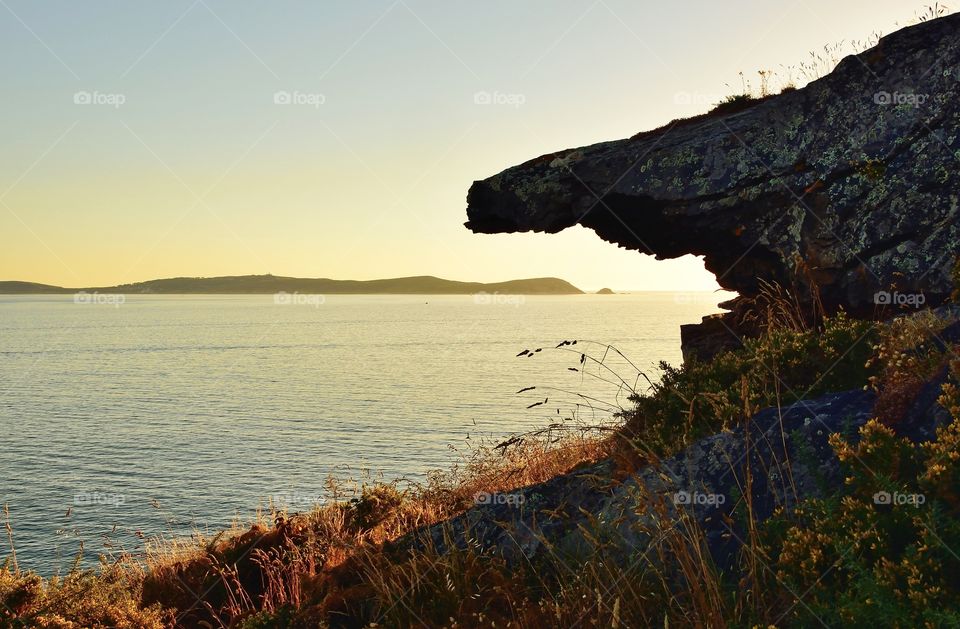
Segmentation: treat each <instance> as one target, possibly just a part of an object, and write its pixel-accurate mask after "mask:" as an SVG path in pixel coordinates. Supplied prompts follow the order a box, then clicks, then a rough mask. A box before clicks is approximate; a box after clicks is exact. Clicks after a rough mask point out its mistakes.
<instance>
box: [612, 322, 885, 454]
mask: <svg viewBox="0 0 960 629" xmlns="http://www.w3.org/2000/svg"><path fill="white" fill-rule="evenodd" d="M875 338H876V326H875V324H873V323H869V322H863V321H857V320H854V319H851V318H849V317H848V316H846V315H845V314H843V313H840V314H838V315H836V316H835V317H830V318H827V319H825V320H824V323H823V329H822V330H821V331H817V330H796V329H792V328H787V327H774V328H772V329H769V330H768V331H767V332H765V333H764V335H763V336H762V337H760V338H757V339H748V340H747V341H746V342H745V343H744V347H743V349H740V350H737V351H734V352H727V353H724V354H721V355H720V356H717V357H716V358H714V360H712V361H711V362H709V363H703V362H699V361H696V360H693V361H689V362H687V363H685V364H684V365H683V366H682V367H672V366H670V365H668V364H666V363H661V365H660V367H661V370H662V372H663V374H662V378H661V380H660V382H659V383H657V384H655V385H653V386H652V387H651V390H650V391H649V392H648V393H646V394H644V395H638V396H634V397H633V398H632V401H633V402H635V404H636V407H635V408H634V409H631V410H630V411H627V412H626V413H624V418H625V420H626V421H625V426H624V432H625V434H626V435H627V436H628V437H629V438H630V439H631V440H633V441H634V442H635V443H640V444H642V445H643V447H644V448H645V449H646V448H649V449H652V450H653V451H654V452H656V453H657V454H660V455H665V454H671V453H674V452H676V451H678V450H680V449H681V448H683V447H684V446H686V445H688V444H690V443H691V442H693V441H695V440H696V439H698V438H700V437H703V436H706V435H709V434H713V433H716V432H719V431H721V430H724V429H729V428H731V427H733V426H734V425H736V424H737V422H739V421H741V420H743V419H744V418H745V417H746V416H749V415H753V414H754V413H755V412H756V411H758V410H759V409H761V408H764V407H769V406H776V405H780V404H789V403H792V402H795V401H797V400H800V399H804V398H807V397H816V396H817V395H820V394H822V393H825V392H828V391H843V390H848V389H854V388H860V387H863V386H864V385H865V384H866V383H867V382H868V379H869V377H870V375H871V373H873V372H872V371H871V368H870V367H869V366H867V361H868V359H869V358H870V355H871V352H872V345H873V341H874V339H875Z"/></svg>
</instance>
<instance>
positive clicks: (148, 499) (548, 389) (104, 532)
mask: <svg viewBox="0 0 960 629" xmlns="http://www.w3.org/2000/svg"><path fill="white" fill-rule="evenodd" d="M729 297H730V294H729V293H721V292H716V293H709V292H706V293H668V292H645V293H632V294H616V295H594V294H587V295H569V296H520V295H497V294H478V295H456V296H450V295H447V296H434V295H405V296H394V295H389V296H388V295H325V296H324V295H298V294H293V295H288V294H280V295H216V296H211V295H164V296H158V295H101V294H89V295H88V294H80V295H18V296H9V295H7V296H0V383H2V384H0V435H2V437H0V503H2V504H3V505H4V506H5V507H6V509H7V510H8V512H9V517H8V519H9V524H10V527H11V531H12V533H11V536H12V542H13V548H14V549H15V552H16V557H17V562H18V564H19V567H20V568H21V569H29V570H34V571H37V572H39V573H40V574H43V575H45V576H50V575H53V574H57V573H64V572H66V571H68V570H69V569H70V567H71V566H73V565H74V564H75V562H77V561H78V560H79V562H80V564H81V565H92V564H93V563H96V562H97V561H98V558H99V557H100V556H101V555H102V556H105V557H107V558H115V557H116V556H117V555H118V554H119V553H123V552H127V553H133V554H137V553H140V552H142V551H143V548H144V544H145V543H147V542H148V541H150V540H156V539H158V538H168V537H177V536H181V535H190V534H195V533H200V534H204V535H213V534H215V533H216V532H217V531H219V530H221V529H223V528H224V527H226V526H229V525H231V523H234V522H241V523H242V522H245V521H249V520H250V519H251V518H253V517H255V516H256V514H257V512H258V510H259V511H264V510H269V508H270V507H271V505H273V506H278V507H282V508H286V509H288V510H294V511H295V510H307V509H309V508H311V506H312V505H313V504H315V503H316V502H322V501H323V500H327V499H329V498H330V497H331V491H332V490H331V488H332V487H334V486H344V485H343V484H344V483H346V485H347V486H349V484H350V482H351V481H353V482H365V481H366V482H373V481H376V480H385V481H393V480H397V479H401V480H402V482H409V483H418V482H423V481H424V479H425V478H426V475H427V474H428V473H429V472H430V471H431V470H437V469H441V470H442V469H449V468H450V466H452V465H454V464H456V463H457V462H458V461H462V460H463V457H466V456H469V454H470V452H472V451H473V450H474V449H475V448H476V447H477V446H478V445H479V444H488V445H489V444H493V443H496V442H498V441H499V440H503V439H506V438H509V437H510V436H512V435H517V434H522V433H525V432H528V431H532V430H537V429H541V428H544V427H546V426H550V425H554V426H559V427H560V428H559V430H563V429H564V427H570V429H575V430H580V429H584V428H590V427H595V426H603V425H610V424H611V423H615V422H616V412H617V411H618V410H620V409H622V408H629V406H630V402H629V399H628V398H629V396H630V394H631V392H632V391H637V392H639V393H642V392H644V391H645V390H647V387H649V384H648V379H649V380H650V381H653V382H656V379H657V377H658V376H657V374H658V364H659V363H660V361H666V362H669V363H673V364H677V363H679V362H680V361H681V353H680V325H682V324H685V323H695V322H698V321H699V320H700V318H701V317H703V316H705V315H708V314H710V313H714V312H718V311H719V309H718V307H717V304H718V303H719V302H721V301H724V300H726V299H728V298H729ZM563 341H570V343H567V344H563V345H562V346H561V347H557V346H558V345H561V344H562V342H563ZM572 341H576V344H573V343H572ZM518 354H521V355H520V356H518ZM641 372H642V373H641ZM531 387H534V388H531ZM521 391H522V392H521ZM331 481H334V482H331ZM2 537H3V539H2V540H0V560H2V559H3V558H4V557H10V556H11V548H10V540H9V539H8V536H6V535H3V536H2Z"/></svg>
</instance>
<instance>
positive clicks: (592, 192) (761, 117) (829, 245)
mask: <svg viewBox="0 0 960 629" xmlns="http://www.w3.org/2000/svg"><path fill="white" fill-rule="evenodd" d="M958 32H960V15H953V16H949V17H945V18H942V19H939V20H934V21H930V22H925V23H922V24H920V25H917V26H913V27H910V28H906V29H903V30H901V31H898V32H897V33H894V34H892V35H890V36H888V37H885V38H883V39H882V40H880V42H879V44H878V45H877V46H876V47H874V48H872V49H870V50H867V51H866V52H864V53H862V54H859V55H856V56H851V57H847V58H845V59H844V60H843V61H842V62H841V63H840V64H839V65H838V66H837V68H836V69H835V70H834V71H833V72H832V73H831V74H829V75H828V76H826V77H824V78H822V79H820V80H817V81H815V82H813V83H811V84H809V85H807V86H806V87H804V88H803V89H799V90H794V91H789V92H785V93H783V94H780V95H778V96H773V97H769V98H766V99H762V100H758V101H757V102H755V103H752V104H750V106H748V107H747V108H746V109H744V110H742V111H736V112H733V113H725V112H724V111H723V110H718V111H716V112H714V113H713V114H710V115H705V116H701V117H699V118H694V119H690V120H681V121H675V122H673V123H670V124H668V125H667V126H665V127H663V128H661V129H658V130H656V131H651V132H646V133H641V134H638V135H636V136H634V137H632V138H629V139H625V140H618V141H612V142H604V143H600V144H596V145H593V146H587V147H583V148H578V149H568V150H563V151H558V152H555V153H550V154H547V155H544V156H541V157H538V158H536V159H533V160H530V161H528V162H526V163H524V164H521V165H519V166H515V167H513V168H509V169H507V170H505V171H504V172H502V173H500V174H498V175H495V176H493V177H491V178H489V179H486V180H483V181H477V182H475V183H474V184H473V186H472V187H471V189H470V192H469V196H468V208H467V215H468V221H467V223H466V225H467V227H469V228H470V229H472V230H473V231H475V232H485V233H494V232H518V231H539V232H558V231H560V230H562V229H565V228H567V227H570V226H573V225H576V224H581V225H583V226H585V227H589V228H591V229H593V230H595V231H596V232H597V234H599V235H600V236H601V237H602V238H604V239H605V240H607V241H609V242H612V243H616V244H617V245H619V246H622V247H626V248H630V249H635V250H638V251H640V252H643V253H647V254H650V255H654V256H656V257H657V258H658V259H666V258H676V257H679V256H682V255H685V254H695V255H700V256H703V257H704V260H705V263H706V267H707V269H709V270H710V271H711V272H712V273H714V274H715V275H716V277H717V280H718V282H719V283H720V285H721V286H723V287H724V288H727V289H729V290H733V291H736V292H738V293H739V294H740V295H741V298H740V304H741V305H742V304H743V303H744V301H745V298H749V297H751V296H755V295H757V294H758V292H759V291H760V290H761V285H762V283H763V282H764V281H766V282H776V283H779V284H780V285H781V286H784V287H786V288H788V289H790V290H792V291H794V294H795V295H797V296H798V297H799V298H800V299H801V300H802V301H803V302H804V304H805V305H810V304H811V303H812V302H813V301H814V297H812V295H814V294H816V293H819V298H820V300H821V301H822V303H823V305H824V306H825V307H826V309H827V310H830V311H832V310H836V309H839V308H843V309H845V310H846V311H847V312H849V313H851V314H853V315H855V316H859V317H864V318H866V317H876V316H883V312H882V310H883V309H884V307H885V306H893V307H895V306H897V305H898V304H903V303H906V305H908V306H911V305H916V302H917V301H922V303H923V304H924V305H926V306H935V305H937V304H939V303H941V302H943V301H944V300H945V299H946V298H947V297H948V296H949V293H950V279H949V269H950V267H951V266H952V264H953V262H954V260H955V259H956V257H957V254H958V251H960V226H958V208H960V168H958V165H960V38H958V37H957V33H958ZM814 286H815V287H816V289H817V290H816V291H813V290H811V287H814ZM884 291H885V292H886V296H884V293H883V292H884ZM878 293H880V297H879V299H878V298H877V294H878ZM735 301H736V300H735ZM733 308H734V310H735V311H736V309H737V304H733ZM888 310H889V308H888ZM737 326H738V321H737V320H736V317H735V316H733V315H731V316H727V317H725V318H723V319H719V320H718V319H714V320H710V321H706V322H705V327H703V328H687V329H685V330H684V331H683V332H684V341H685V345H686V348H687V349H688V350H690V349H693V350H697V349H698V348H697V347H695V346H698V345H699V346H700V348H705V349H703V351H702V352H701V353H703V354H706V355H709V354H710V353H712V352H713V351H715V350H716V349H719V348H720V347H722V346H724V345H725V344H729V343H730V342H731V341H732V339H733V338H734V336H732V334H733V333H734V332H736V331H737V329H738V328H737Z"/></svg>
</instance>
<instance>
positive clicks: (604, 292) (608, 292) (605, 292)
mask: <svg viewBox="0 0 960 629" xmlns="http://www.w3.org/2000/svg"><path fill="white" fill-rule="evenodd" d="M597 294H598V295H616V293H615V292H613V291H612V290H611V289H609V288H601V289H600V290H598V291H597Z"/></svg>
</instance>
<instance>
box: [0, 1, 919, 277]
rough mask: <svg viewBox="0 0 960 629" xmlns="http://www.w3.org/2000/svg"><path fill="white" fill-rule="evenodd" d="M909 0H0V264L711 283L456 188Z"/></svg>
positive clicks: (112, 272) (693, 268)
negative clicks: (545, 230)
mask: <svg viewBox="0 0 960 629" xmlns="http://www.w3.org/2000/svg"><path fill="white" fill-rule="evenodd" d="M925 4H929V3H926V2H913V1H911V0H864V1H861V0H844V2H836V1H835V0H829V1H828V0H796V1H792V0H786V1H784V2H759V1H752V2H746V1H736V0H730V1H727V2H716V1H715V0H711V1H705V0H688V1H687V2H682V3H680V2H652V1H647V0H581V1H576V2H575V1H569V0H522V1H517V0H486V1H484V2H476V1H470V2H468V1H460V0H435V1H427V0H350V1H345V0H337V1H332V0H324V1H320V0H314V1H311V2H307V1H298V2H292V1H285V0H271V1H269V2H268V1H266V0H256V1H251V0H242V1H241V0H162V1H161V0H154V1H152V2H130V1H129V0H113V1H100V0H85V1H84V2H76V0H45V1H44V2H36V1H35V0H0V75H2V80H3V84H4V89H3V93H2V104H0V114H2V115H0V139H2V144H3V150H2V151H0V241H2V246H0V280H7V279H17V280H28V281H35V282H42V283H48V284H57V285H63V286H71V287H80V286H108V285H114V284H120V283H127V282H135V281H142V280H148V279H155V278H161V277H174V276H215V275H245V274H261V273H273V274H274V275H287V276H298V277H331V278H337V279H373V278H383V277H401V276H411V275H438V276H441V277H446V278H449V279H457V280H465V281H501V280H507V279H515V278H522V277H541V276H556V277H562V278H564V279H566V280H568V281H571V282H572V283H574V284H575V285H577V286H579V287H581V288H584V289H598V288H601V287H611V288H614V289H617V290H678V289H682V290H711V289H714V288H716V283H715V280H714V278H713V276H712V275H711V274H710V273H708V272H707V271H706V270H705V269H704V268H703V263H702V261H701V260H699V259H697V258H694V257H689V256H688V257H685V258H682V259H679V260H672V261H655V260H654V259H653V258H651V257H649V256H646V255H643V254H640V253H638V252H636V251H626V250H623V249H618V248H617V247H615V246H614V245H611V244H608V243H605V242H603V241H602V240H600V239H599V238H598V237H597V236H596V235H595V234H593V232H592V231H589V230H586V229H583V228H580V227H575V228H572V229H569V230H566V231H564V232H562V233H560V234H554V235H544V234H503V235H477V234H472V233H470V232H469V231H468V230H467V229H466V228H464V227H463V222H464V221H465V220H466V214H465V207H466V193H467V190H468V188H469V186H470V184H471V182H472V181H474V180H477V179H483V178H486V177H489V176H491V175H494V174H496V173H497V172H499V171H501V170H503V169H505V168H507V167H509V166H512V165H515V164H517V163H520V162H523V161H526V160H527V159H530V158H532V157H536V156H538V155H541V154H544V153H548V152H551V151H554V150H558V149H562V148H566V147H575V146H582V145H586V144H591V143H595V142H600V141H605V140H611V139H617V138H622V137H628V136H630V135H633V134H635V133H637V132H638V131H641V130H645V129H650V128H654V127H658V126H660V125H662V124H665V123H667V122H669V121H670V120H673V119H676V118H680V117H687V116H691V115H695V114H698V113H702V112H703V111H706V110H708V109H710V108H711V106H712V105H713V104H714V103H716V102H717V101H718V100H720V99H721V98H723V97H724V96H727V95H729V94H732V93H734V92H738V91H741V89H740V85H741V78H740V75H739V73H740V72H741V71H742V72H744V73H745V76H746V77H748V78H751V79H753V77H755V75H756V72H757V70H760V69H771V70H776V71H778V73H779V75H780V77H779V78H778V79H775V80H774V82H773V83H774V87H779V82H783V81H784V80H787V78H788V75H789V74H790V72H789V71H788V70H784V68H786V67H789V66H794V65H797V64H799V63H800V62H803V61H804V60H806V59H807V57H808V55H809V52H810V51H812V50H816V49H819V48H821V47H822V46H823V45H825V44H831V43H836V42H840V41H841V40H845V41H847V42H849V41H851V40H863V39H866V38H867V37H869V36H870V34H871V33H873V32H876V31H880V32H882V33H884V34H887V33H890V32H892V31H893V30H896V28H897V24H898V23H899V24H900V25H903V24H906V23H908V22H910V21H911V18H913V17H914V16H915V14H916V13H917V12H918V11H920V10H922V7H923V6H924V5H925ZM794 74H796V73H794ZM794 78H795V79H797V80H800V78H801V77H799V76H794ZM753 83H754V84H756V83H757V81H756V80H753ZM478 93H479V94H482V93H486V94H489V95H491V97H490V99H489V100H491V101H492V102H490V103H488V104H487V103H484V102H483V98H480V99H479V100H480V102H478V98H477V95H478Z"/></svg>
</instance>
